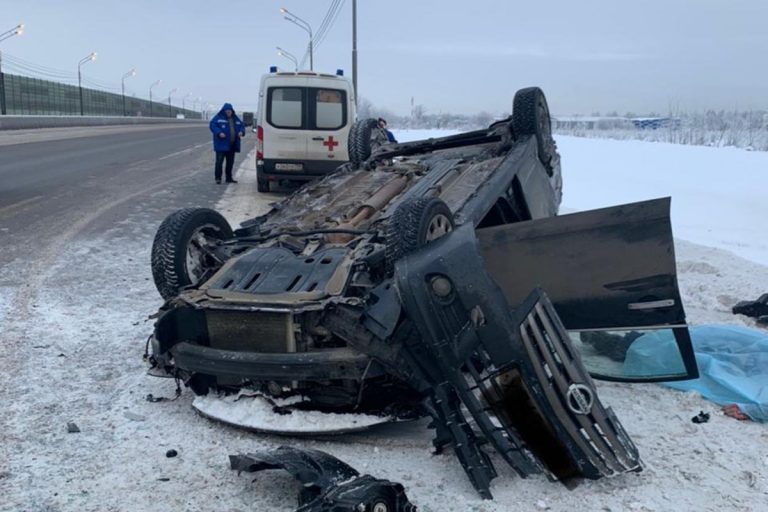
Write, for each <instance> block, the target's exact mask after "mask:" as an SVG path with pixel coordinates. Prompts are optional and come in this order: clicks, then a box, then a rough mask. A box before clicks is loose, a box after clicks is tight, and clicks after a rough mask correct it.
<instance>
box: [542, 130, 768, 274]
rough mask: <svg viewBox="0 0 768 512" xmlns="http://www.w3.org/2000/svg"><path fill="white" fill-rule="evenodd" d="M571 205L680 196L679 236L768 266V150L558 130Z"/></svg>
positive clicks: (675, 216) (676, 202) (567, 205)
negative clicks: (570, 133)
mask: <svg viewBox="0 0 768 512" xmlns="http://www.w3.org/2000/svg"><path fill="white" fill-rule="evenodd" d="M557 145H558V148H559V150H560V153H561V155H562V165H563V182H564V187H563V194H564V196H563V208H564V209H565V210H588V209H592V208H600V207H604V206H612V205H615V204H620V203H628V202H633V201H641V200H644V199H651V198H655V197H662V196H671V197H672V228H673V232H674V234H675V236H676V237H678V238H682V239H684V240H689V241H691V242H696V243H699V244H703V245H707V246H710V247H718V248H721V249H726V250H729V251H731V252H733V253H735V254H738V255H740V256H743V257H744V258H747V259H751V260H753V261H756V262H758V263H762V264H764V265H768V236H766V235H768V226H766V221H765V219H766V218H768V201H766V192H768V153H767V152H757V151H744V150H742V149H736V148H710V147H702V146H681V145H676V144H667V143H661V142H643V141H614V140H602V139H583V138H577V137H566V136H558V137H557Z"/></svg>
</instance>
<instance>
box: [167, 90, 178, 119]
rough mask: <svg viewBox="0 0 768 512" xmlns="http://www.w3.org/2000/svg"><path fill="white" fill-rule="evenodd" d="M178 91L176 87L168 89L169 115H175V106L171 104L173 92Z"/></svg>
mask: <svg viewBox="0 0 768 512" xmlns="http://www.w3.org/2000/svg"><path fill="white" fill-rule="evenodd" d="M176 91H178V89H177V88H176V87H174V88H173V89H171V90H170V91H168V117H173V108H172V107H173V106H172V105H171V94H173V93H175V92H176Z"/></svg>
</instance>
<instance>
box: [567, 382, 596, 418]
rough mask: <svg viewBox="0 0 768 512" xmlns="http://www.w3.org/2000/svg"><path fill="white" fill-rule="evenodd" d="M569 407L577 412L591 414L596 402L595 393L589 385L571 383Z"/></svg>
mask: <svg viewBox="0 0 768 512" xmlns="http://www.w3.org/2000/svg"><path fill="white" fill-rule="evenodd" d="M567 397H568V408H569V409H570V410H572V411H573V412H575V413H576V414H589V411H591V410H592V404H593V403H594V402H595V397H594V394H593V393H592V390H591V389H590V388H589V386H586V385H584V384H571V385H570V386H569V387H568V395H567Z"/></svg>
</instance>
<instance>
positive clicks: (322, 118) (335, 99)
mask: <svg viewBox="0 0 768 512" xmlns="http://www.w3.org/2000/svg"><path fill="white" fill-rule="evenodd" d="M315 105H316V108H315V116H316V117H315V126H316V127H317V128H324V129H334V128H341V127H342V126H344V123H345V121H346V120H345V119H344V91H338V90H334V89H315Z"/></svg>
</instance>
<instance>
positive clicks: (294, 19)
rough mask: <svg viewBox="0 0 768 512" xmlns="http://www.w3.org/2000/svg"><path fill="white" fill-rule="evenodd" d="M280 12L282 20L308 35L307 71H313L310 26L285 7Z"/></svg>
mask: <svg viewBox="0 0 768 512" xmlns="http://www.w3.org/2000/svg"><path fill="white" fill-rule="evenodd" d="M280 12H281V13H282V14H283V18H285V19H286V20H288V21H290V22H291V23H293V24H294V25H297V26H299V27H301V28H303V29H304V30H306V31H307V33H308V34H309V70H310V71H314V61H313V60H312V26H311V25H310V24H309V23H307V22H306V21H304V20H303V19H301V18H299V17H298V16H296V15H295V14H293V13H292V12H290V11H289V10H288V9H286V8H285V7H281V8H280Z"/></svg>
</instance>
